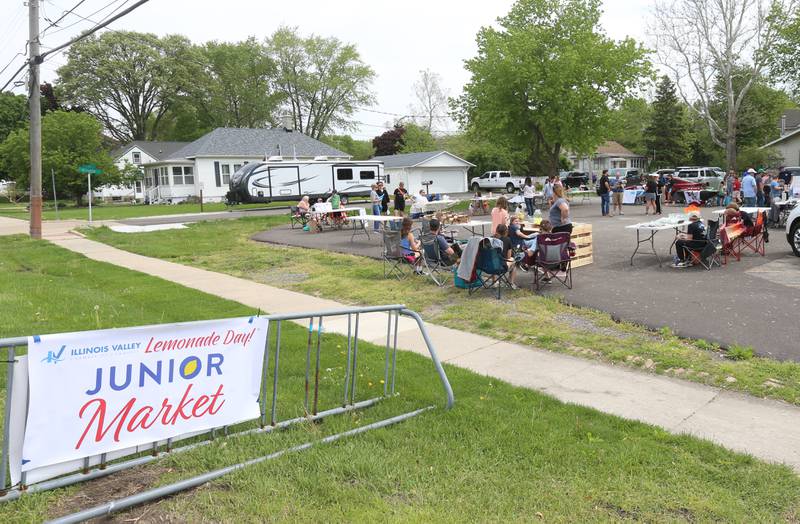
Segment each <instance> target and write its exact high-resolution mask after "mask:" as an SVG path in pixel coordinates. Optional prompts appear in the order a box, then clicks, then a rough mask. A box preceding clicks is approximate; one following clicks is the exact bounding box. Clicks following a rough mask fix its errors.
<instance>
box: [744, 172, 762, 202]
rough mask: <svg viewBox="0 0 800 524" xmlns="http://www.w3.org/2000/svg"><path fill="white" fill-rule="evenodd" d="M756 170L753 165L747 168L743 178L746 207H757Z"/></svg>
mask: <svg viewBox="0 0 800 524" xmlns="http://www.w3.org/2000/svg"><path fill="white" fill-rule="evenodd" d="M755 174H756V170H755V169H753V168H752V167H751V168H750V169H748V170H747V172H746V173H745V175H744V178H743V179H742V198H743V199H744V207H756V193H757V189H758V185H757V184H756V179H755V177H754V176H753V175H755Z"/></svg>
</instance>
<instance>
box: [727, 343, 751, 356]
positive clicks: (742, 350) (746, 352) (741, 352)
mask: <svg viewBox="0 0 800 524" xmlns="http://www.w3.org/2000/svg"><path fill="white" fill-rule="evenodd" d="M728 358H729V359H731V360H750V359H751V358H753V348H752V347H750V346H740V345H738V344H734V345H732V346H731V347H729V348H728Z"/></svg>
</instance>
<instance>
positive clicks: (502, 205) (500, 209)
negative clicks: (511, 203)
mask: <svg viewBox="0 0 800 524" xmlns="http://www.w3.org/2000/svg"><path fill="white" fill-rule="evenodd" d="M500 224H503V225H504V226H506V227H508V200H506V197H504V196H501V197H499V198H498V199H497V202H496V203H495V205H494V209H492V234H494V233H495V232H497V226H499V225H500Z"/></svg>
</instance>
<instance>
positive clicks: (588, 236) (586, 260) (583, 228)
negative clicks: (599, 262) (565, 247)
mask: <svg viewBox="0 0 800 524" xmlns="http://www.w3.org/2000/svg"><path fill="white" fill-rule="evenodd" d="M572 242H574V243H575V245H576V246H577V250H576V251H575V258H573V259H572V267H573V268H576V267H581V266H588V265H589V264H591V263H592V262H594V259H593V258H592V225H591V224H581V223H573V224H572Z"/></svg>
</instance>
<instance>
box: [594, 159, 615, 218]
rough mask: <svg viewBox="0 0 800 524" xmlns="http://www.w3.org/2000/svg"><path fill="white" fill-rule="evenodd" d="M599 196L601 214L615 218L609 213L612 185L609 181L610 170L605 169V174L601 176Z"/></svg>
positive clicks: (598, 188)
mask: <svg viewBox="0 0 800 524" xmlns="http://www.w3.org/2000/svg"><path fill="white" fill-rule="evenodd" d="M597 194H598V195H600V213H601V214H602V215H603V216H604V217H607V216H614V215H611V213H610V212H609V209H608V208H609V204H610V203H611V184H610V183H609V181H608V169H603V174H602V175H601V176H600V182H599V183H598V186H597Z"/></svg>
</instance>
